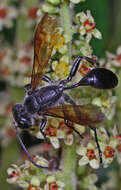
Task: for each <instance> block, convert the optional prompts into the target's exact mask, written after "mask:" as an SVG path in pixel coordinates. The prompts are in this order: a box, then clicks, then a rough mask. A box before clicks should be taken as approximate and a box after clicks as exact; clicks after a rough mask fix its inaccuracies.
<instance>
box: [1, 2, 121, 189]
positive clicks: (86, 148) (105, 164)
mask: <svg viewBox="0 0 121 190" xmlns="http://www.w3.org/2000/svg"><path fill="white" fill-rule="evenodd" d="M83 3H85V0H43V1H39V0H35V1H34V0H30V1H27V0H25V1H19V2H18V1H17V0H14V1H13V2H11V1H10V0H5V1H4V2H0V32H1V34H4V31H9V30H11V29H12V30H13V31H14V32H15V28H16V35H15V37H13V41H12V42H11V43H10V44H9V42H7V39H6V43H5V44H4V45H3V46H1V45H0V80H1V81H4V86H5V89H4V90H3V91H4V92H1V93H2V95H1V97H2V98H1V99H0V102H1V103H0V105H1V109H0V126H1V133H0V141H1V146H2V149H3V150H4V147H5V148H6V149H7V148H8V149H7V150H12V151H13V152H12V153H9V151H8V152H7V157H8V155H9V157H8V159H10V161H9V164H7V166H5V168H4V169H5V170H7V177H6V178H7V183H9V184H13V185H14V186H15V187H16V186H17V188H18V187H20V188H22V189H25V190H64V189H65V190H66V189H67V190H68V189H69V190H75V189H82V190H87V189H89V190H100V189H106V188H107V189H108V188H110V187H111V185H110V184H111V180H112V181H113V182H114V184H113V189H115V188H117V189H118V188H119V186H118V187H117V181H116V175H117V174H116V172H115V171H117V170H116V169H117V168H116V169H115V171H113V172H114V176H115V178H114V179H113V177H112V176H113V174H112V173H111V172H109V173H108V174H107V176H108V177H109V178H110V179H109V180H107V181H106V180H105V181H101V180H100V171H106V170H107V171H108V168H109V167H110V166H111V164H112V165H113V164H114V166H115V164H116V165H118V166H119V170H120V165H119V164H120V163H121V159H120V156H121V135H120V132H119V131H120V123H121V122H120V114H119V113H120V110H121V106H120V99H121V98H120V97H121V96H120V90H119V87H117V88H116V89H113V90H103V91H101V90H95V89H94V88H90V87H82V88H81V90H80V89H79V88H76V89H74V90H72V91H70V92H69V95H70V96H71V97H72V99H73V100H74V102H75V103H76V104H78V105H80V104H84V105H85V104H93V105H96V106H98V107H100V110H101V112H102V113H104V114H105V117H106V120H105V121H104V123H101V124H100V125H99V126H95V130H96V132H97V139H95V135H94V130H91V126H89V127H87V126H86V125H78V124H75V123H72V122H70V123H69V124H70V125H69V126H67V125H66V124H65V122H64V121H63V120H62V119H58V118H51V117H49V118H48V122H47V125H46V127H45V128H44V133H45V136H46V139H44V138H43V134H42V133H41V132H40V129H39V124H40V122H41V119H40V118H36V125H34V126H32V127H31V128H30V130H28V132H27V133H26V132H25V133H24V135H25V137H24V141H25V144H27V143H28V145H29V144H31V143H32V144H36V143H34V140H35V139H36V140H37V143H38V142H39V145H37V144H36V145H35V146H33V147H30V152H31V153H32V159H33V161H34V162H35V163H36V164H39V165H41V166H43V167H47V168H48V169H42V168H38V167H35V166H34V165H33V164H32V163H31V162H30V160H28V159H27V157H26V154H25V152H24V151H23V150H22V152H21V156H20V154H19V153H18V152H17V150H19V149H20V147H19V148H18V146H17V141H16V135H15V131H14V129H13V117H12V107H13V105H14V104H15V103H17V102H20V101H21V100H22V98H23V97H24V90H23V86H24V85H26V84H27V83H30V78H31V76H30V73H31V69H32V60H33V54H34V52H33V49H34V45H33V42H32V41H33V40H32V39H33V36H34V35H33V31H34V28H35V26H36V25H37V23H38V22H39V21H40V20H41V18H42V17H43V15H44V14H45V13H49V14H50V15H54V16H56V17H57V19H58V20H59V26H58V27H57V30H58V38H57V41H56V43H55V45H54V47H53V51H52V55H51V59H50V60H49V63H48V67H47V68H46V69H47V70H46V72H47V76H48V77H50V78H51V79H52V80H53V81H60V80H62V79H66V78H67V77H68V75H69V72H70V70H71V68H72V64H73V62H74V60H75V58H77V57H78V56H84V57H88V58H90V59H91V60H93V64H92V63H90V62H89V61H88V59H84V60H82V61H81V63H80V65H79V68H78V70H77V73H76V76H75V77H74V79H73V82H75V83H77V82H78V81H80V79H81V78H83V77H84V76H85V75H86V74H87V73H88V72H90V71H91V70H92V69H94V68H95V67H98V66H100V67H104V68H107V69H110V70H112V71H113V72H114V73H116V74H117V75H118V74H119V76H120V70H121V69H120V68H121V46H119V47H118V48H117V50H116V53H115V54H114V53H111V52H110V51H107V52H106V56H105V58H103V59H102V58H98V57H97V56H95V52H94V51H93V48H92V43H93V40H92V39H93V38H96V39H97V40H101V39H102V38H103V37H102V34H101V32H100V31H99V30H98V26H97V25H96V21H95V19H94V16H93V14H92V12H91V11H90V10H87V11H83V10H81V9H80V10H79V9H78V10H76V11H75V7H76V8H78V6H81V5H82V4H83ZM3 39H4V35H3V36H2V37H1V40H2V41H4V40H3ZM98 64H99V65H98ZM6 84H7V85H6ZM43 85H46V84H45V83H44V82H43ZM8 94H9V95H10V96H8ZM95 114H96V113H95ZM96 127H97V128H96ZM118 128H119V131H118ZM88 129H90V130H88ZM75 131H76V132H75ZM30 136H31V140H30V141H29V138H30ZM81 137H83V138H81ZM97 142H98V143H97ZM99 148H100V149H99ZM5 157H6V154H5ZM3 158H4V157H3ZM3 163H4V159H3ZM12 163H15V164H12ZM10 164H11V166H10ZM3 165H4V164H3ZM105 168H106V169H105ZM1 171H2V170H1ZM107 176H106V177H107ZM119 177H120V174H119ZM0 181H4V180H2V178H1V179H0ZM99 184H100V185H99ZM3 186H4V185H3ZM3 186H1V187H2V188H3Z"/></svg>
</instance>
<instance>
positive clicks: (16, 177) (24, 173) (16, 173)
mask: <svg viewBox="0 0 121 190" xmlns="http://www.w3.org/2000/svg"><path fill="white" fill-rule="evenodd" d="M36 170H37V169H36V168H35V167H33V166H32V165H31V163H30V162H29V161H26V162H25V164H23V165H21V166H20V167H19V166H17V165H15V164H14V165H12V167H11V168H8V170H7V173H8V179H7V182H8V183H10V184H18V185H19V186H20V187H21V188H24V189H26V190H42V189H43V190H63V189H64V187H65V184H64V183H63V182H62V181H60V180H58V179H57V178H56V177H55V175H50V174H49V173H46V174H43V173H42V171H41V170H40V171H39V172H37V171H36ZM35 173H36V175H35ZM37 173H38V174H37Z"/></svg>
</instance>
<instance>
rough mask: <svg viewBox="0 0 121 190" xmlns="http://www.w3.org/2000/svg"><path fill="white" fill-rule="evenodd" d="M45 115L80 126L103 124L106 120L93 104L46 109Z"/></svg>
mask: <svg viewBox="0 0 121 190" xmlns="http://www.w3.org/2000/svg"><path fill="white" fill-rule="evenodd" d="M44 114H45V115H47V116H52V117H58V118H62V119H66V120H69V121H71V122H74V123H77V124H80V125H95V124H98V123H101V122H102V121H103V120H104V118H105V116H104V114H103V113H102V112H101V110H100V108H99V107H98V106H95V105H92V104H88V105H77V106H73V105H63V106H57V107H51V108H48V109H46V110H45V112H44Z"/></svg>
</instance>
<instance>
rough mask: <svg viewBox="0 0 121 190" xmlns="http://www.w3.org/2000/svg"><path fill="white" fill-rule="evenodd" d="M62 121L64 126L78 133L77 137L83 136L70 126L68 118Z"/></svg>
mask: <svg viewBox="0 0 121 190" xmlns="http://www.w3.org/2000/svg"><path fill="white" fill-rule="evenodd" d="M64 123H65V124H66V126H67V127H68V128H70V129H73V131H74V132H75V133H77V134H78V135H79V137H81V138H82V139H83V138H84V137H83V136H82V135H81V134H80V133H79V132H78V131H77V130H76V129H75V128H74V127H73V126H71V125H70V124H69V121H68V120H66V119H65V120H64Z"/></svg>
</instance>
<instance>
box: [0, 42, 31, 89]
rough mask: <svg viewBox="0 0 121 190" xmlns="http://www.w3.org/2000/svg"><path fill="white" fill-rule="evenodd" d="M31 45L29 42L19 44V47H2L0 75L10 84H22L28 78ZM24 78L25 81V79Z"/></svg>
mask: <svg viewBox="0 0 121 190" xmlns="http://www.w3.org/2000/svg"><path fill="white" fill-rule="evenodd" d="M32 55H33V47H32V45H31V44H27V45H25V46H23V45H21V46H20V47H19V48H17V47H14V51H13V49H11V48H10V47H7V48H4V49H3V50H1V52H0V61H1V68H0V74H1V76H2V77H3V78H4V79H5V80H7V81H8V82H9V83H10V84H12V85H16V86H23V84H25V83H27V82H28V81H27V80H30V73H31V72H30V71H31V67H32ZM25 80H26V81H25Z"/></svg>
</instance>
